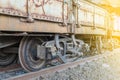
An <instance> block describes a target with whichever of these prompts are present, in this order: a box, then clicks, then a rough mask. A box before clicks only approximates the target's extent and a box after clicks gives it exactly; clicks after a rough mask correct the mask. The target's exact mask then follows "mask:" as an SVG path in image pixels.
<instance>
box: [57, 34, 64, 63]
mask: <svg viewBox="0 0 120 80" xmlns="http://www.w3.org/2000/svg"><path fill="white" fill-rule="evenodd" d="M55 46H56V48H57V56H58V57H59V58H60V60H61V61H62V62H63V63H65V62H66V59H65V55H62V54H61V47H60V42H59V34H55Z"/></svg>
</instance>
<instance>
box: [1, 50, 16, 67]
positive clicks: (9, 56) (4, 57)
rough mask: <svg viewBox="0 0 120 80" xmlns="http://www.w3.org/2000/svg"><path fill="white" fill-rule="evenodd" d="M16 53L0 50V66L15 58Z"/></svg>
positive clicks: (11, 61)
mask: <svg viewBox="0 0 120 80" xmlns="http://www.w3.org/2000/svg"><path fill="white" fill-rule="evenodd" d="M16 57H17V55H16V54H12V53H11V54H10V53H3V52H2V51H1V52H0V66H8V65H10V64H12V63H13V62H14V61H15V60H16Z"/></svg>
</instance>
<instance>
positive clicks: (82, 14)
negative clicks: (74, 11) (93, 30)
mask: <svg viewBox="0 0 120 80" xmlns="http://www.w3.org/2000/svg"><path fill="white" fill-rule="evenodd" d="M78 4H79V5H80V7H79V8H78V22H79V23H80V24H83V25H88V26H93V27H94V26H97V27H101V28H105V23H104V22H105V18H106V17H105V16H106V10H104V9H102V8H100V7H98V6H96V5H94V4H91V3H89V2H87V1H84V0H79V2H78Z"/></svg>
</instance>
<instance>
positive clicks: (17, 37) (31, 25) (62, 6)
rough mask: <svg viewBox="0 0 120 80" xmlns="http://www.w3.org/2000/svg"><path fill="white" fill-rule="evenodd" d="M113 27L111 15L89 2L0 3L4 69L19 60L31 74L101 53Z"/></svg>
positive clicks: (41, 0)
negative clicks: (95, 52) (87, 55)
mask: <svg viewBox="0 0 120 80" xmlns="http://www.w3.org/2000/svg"><path fill="white" fill-rule="evenodd" d="M109 27H111V19H110V14H109V13H108V12H107V11H106V10H105V9H103V8H101V7H99V6H97V5H95V4H93V3H91V2H88V1H85V0H20V1H19V0H0V66H8V65H10V64H11V63H13V62H15V61H16V59H17V57H18V59H19V61H20V64H21V65H22V67H23V68H24V69H25V70H27V71H29V72H31V71H37V70H40V69H41V68H43V67H44V66H45V65H46V64H52V63H53V62H54V60H55V61H56V62H59V63H65V62H67V61H68V59H69V58H78V57H80V56H82V55H84V54H87V53H90V51H91V50H93V49H96V51H98V52H100V51H101V48H102V42H103V41H104V40H105V39H106V35H107V33H108V28H109ZM76 38H77V39H76Z"/></svg>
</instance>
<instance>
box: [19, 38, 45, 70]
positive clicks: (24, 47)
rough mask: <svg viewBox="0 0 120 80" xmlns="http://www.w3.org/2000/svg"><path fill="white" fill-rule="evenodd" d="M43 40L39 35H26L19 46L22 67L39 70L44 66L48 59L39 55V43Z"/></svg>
mask: <svg viewBox="0 0 120 80" xmlns="http://www.w3.org/2000/svg"><path fill="white" fill-rule="evenodd" d="M42 43H43V40H42V39H40V38H37V37H24V38H23V39H22V40H21V43H20V47H19V60H20V63H21V65H22V67H23V68H24V69H25V70H26V71H28V72H31V71H37V70H40V69H41V68H43V66H44V64H45V62H46V60H45V59H40V58H38V57H37V45H41V44H42Z"/></svg>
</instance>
